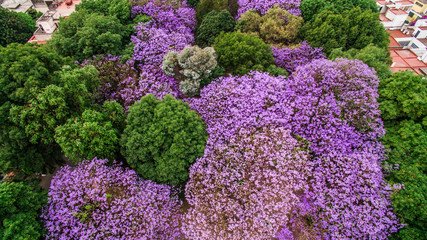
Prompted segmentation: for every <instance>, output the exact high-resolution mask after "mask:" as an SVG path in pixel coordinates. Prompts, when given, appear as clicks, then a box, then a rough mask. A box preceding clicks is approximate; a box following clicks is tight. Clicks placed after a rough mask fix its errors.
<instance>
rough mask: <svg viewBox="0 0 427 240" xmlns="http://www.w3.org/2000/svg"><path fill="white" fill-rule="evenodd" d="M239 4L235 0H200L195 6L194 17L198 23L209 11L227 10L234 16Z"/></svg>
mask: <svg viewBox="0 0 427 240" xmlns="http://www.w3.org/2000/svg"><path fill="white" fill-rule="evenodd" d="M238 8H239V5H238V4H237V0H200V2H199V3H198V4H197V7H196V19H197V21H198V22H199V23H200V22H201V21H202V19H203V18H204V17H205V15H207V14H208V13H209V12H211V11H213V10H215V11H217V12H220V11H222V10H227V11H228V12H230V13H231V15H232V16H233V17H234V16H236V15H237V9H238Z"/></svg>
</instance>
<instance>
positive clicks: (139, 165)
mask: <svg viewBox="0 0 427 240" xmlns="http://www.w3.org/2000/svg"><path fill="white" fill-rule="evenodd" d="M126 124H127V125H126V128H125V130H124V133H123V135H122V138H121V140H120V144H121V146H122V154H123V156H124V157H125V158H126V160H127V162H128V163H129V165H130V166H131V167H132V168H133V169H134V170H135V171H136V172H137V173H138V174H139V175H141V176H142V177H143V178H145V179H151V180H153V181H156V182H157V183H168V184H172V185H175V186H183V185H184V184H185V182H186V181H187V180H188V174H189V173H188V168H189V167H190V165H191V164H192V163H193V162H194V161H195V160H196V159H197V158H199V157H201V156H203V152H204V149H205V145H206V141H207V138H208V134H207V132H206V125H205V123H204V122H203V120H202V119H201V118H200V117H199V116H198V115H197V114H196V112H194V111H192V110H190V108H189V106H188V103H184V102H182V101H181V100H177V99H175V98H173V97H171V96H170V95H166V97H165V98H164V99H163V100H162V101H160V100H157V99H156V98H155V97H154V96H153V95H151V94H150V95H146V96H145V97H143V98H142V99H141V101H140V102H138V103H135V104H134V105H132V106H131V107H130V108H129V114H128V116H127V119H126Z"/></svg>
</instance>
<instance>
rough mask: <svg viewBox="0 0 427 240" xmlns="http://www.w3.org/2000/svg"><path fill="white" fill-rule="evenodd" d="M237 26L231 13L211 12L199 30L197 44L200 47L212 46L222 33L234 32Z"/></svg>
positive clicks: (225, 11)
mask: <svg viewBox="0 0 427 240" xmlns="http://www.w3.org/2000/svg"><path fill="white" fill-rule="evenodd" d="M235 25H236V23H235V21H234V18H233V16H231V14H230V12H229V11H227V10H222V11H220V12H218V11H215V10H213V11H210V12H209V13H208V14H206V16H205V17H204V18H203V21H202V23H201V24H200V26H199V28H198V29H197V34H196V39H195V40H196V43H197V44H198V45H199V46H200V47H207V46H211V45H212V44H213V43H214V41H215V38H216V37H217V36H218V35H219V34H220V33H221V32H232V31H234V26H235Z"/></svg>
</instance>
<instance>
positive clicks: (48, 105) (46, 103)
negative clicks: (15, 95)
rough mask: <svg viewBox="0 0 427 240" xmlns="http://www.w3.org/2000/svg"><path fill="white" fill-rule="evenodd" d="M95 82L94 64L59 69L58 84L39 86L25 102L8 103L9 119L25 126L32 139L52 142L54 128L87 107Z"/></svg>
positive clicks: (95, 85) (46, 142) (39, 141)
mask: <svg viewBox="0 0 427 240" xmlns="http://www.w3.org/2000/svg"><path fill="white" fill-rule="evenodd" d="M98 85H99V79H98V71H97V70H96V68H95V67H93V66H90V65H88V66H85V67H84V68H81V69H71V68H66V69H64V70H62V71H61V72H60V76H59V82H58V84H51V85H49V86H47V87H45V88H43V89H40V90H39V91H37V92H38V93H37V94H36V96H35V97H34V98H32V99H30V100H29V101H28V103H27V104H25V105H20V106H14V107H12V109H11V110H10V114H11V119H12V120H13V122H14V123H15V124H17V125H18V126H20V127H21V128H23V129H25V133H26V134H27V136H28V137H30V141H31V142H32V143H34V144H35V143H44V144H52V143H54V142H55V140H54V135H55V128H56V127H58V126H60V125H62V124H64V123H65V122H66V121H67V119H69V118H71V117H73V116H79V114H81V113H82V112H83V111H84V110H85V109H86V108H88V107H90V103H91V101H90V99H91V98H90V97H91V95H92V93H93V92H94V91H95V90H96V88H97V87H98Z"/></svg>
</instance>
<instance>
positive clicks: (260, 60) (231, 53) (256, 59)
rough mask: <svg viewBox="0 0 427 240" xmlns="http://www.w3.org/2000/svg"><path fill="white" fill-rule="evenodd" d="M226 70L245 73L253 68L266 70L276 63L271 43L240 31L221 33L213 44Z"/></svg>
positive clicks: (220, 62) (240, 73)
mask: <svg viewBox="0 0 427 240" xmlns="http://www.w3.org/2000/svg"><path fill="white" fill-rule="evenodd" d="M213 47H214V49H215V51H216V53H217V55H218V62H219V64H220V65H221V66H222V67H224V68H225V71H226V72H228V73H232V74H239V75H244V74H246V73H248V72H250V71H251V70H258V71H265V70H266V69H267V68H268V67H269V66H270V65H274V58H273V53H272V50H271V47H270V45H268V44H266V43H264V42H263V41H262V40H261V39H260V38H259V37H257V36H253V35H248V34H244V33H239V32H233V33H221V34H220V35H219V36H218V37H217V38H216V39H215V43H214V45H213Z"/></svg>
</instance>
